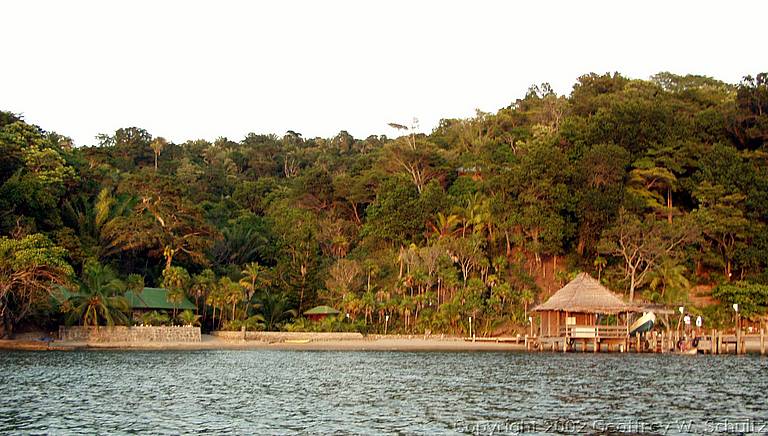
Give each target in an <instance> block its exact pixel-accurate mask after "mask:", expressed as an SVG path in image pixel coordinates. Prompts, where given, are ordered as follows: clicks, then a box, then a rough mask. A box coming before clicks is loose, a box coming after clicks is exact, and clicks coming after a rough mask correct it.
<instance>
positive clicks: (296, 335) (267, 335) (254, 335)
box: [211, 331, 364, 342]
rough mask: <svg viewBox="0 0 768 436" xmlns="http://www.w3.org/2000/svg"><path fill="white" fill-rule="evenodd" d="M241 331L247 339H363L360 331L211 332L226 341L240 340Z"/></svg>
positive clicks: (264, 340)
mask: <svg viewBox="0 0 768 436" xmlns="http://www.w3.org/2000/svg"><path fill="white" fill-rule="evenodd" d="M243 333H245V340H247V341H262V342H285V341H287V340H302V339H311V340H312V341H314V342H318V341H345V340H347V341H348V340H360V339H364V337H363V335H362V334H360V333H345V332H342V333H314V332H306V333H305V332H242V331H236V332H225V331H216V332H212V333H211V334H212V335H213V336H216V337H217V338H221V339H224V340H227V341H242V340H243Z"/></svg>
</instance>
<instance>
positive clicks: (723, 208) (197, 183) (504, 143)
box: [0, 73, 768, 334]
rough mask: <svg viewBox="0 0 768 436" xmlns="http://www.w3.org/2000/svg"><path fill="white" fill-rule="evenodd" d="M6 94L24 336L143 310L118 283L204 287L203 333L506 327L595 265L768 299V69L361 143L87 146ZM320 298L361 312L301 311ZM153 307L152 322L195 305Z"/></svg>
mask: <svg viewBox="0 0 768 436" xmlns="http://www.w3.org/2000/svg"><path fill="white" fill-rule="evenodd" d="M446 92H449V91H446ZM499 92H504V90H500V91H499ZM5 109H7V110H9V112H0V235H1V236H0V311H1V312H2V318H3V320H4V332H5V333H9V332H11V331H12V329H13V328H16V327H20V326H22V325H25V324H38V325H42V326H53V325H56V324H58V323H60V322H64V321H67V320H69V321H70V322H75V323H78V322H80V323H82V322H86V323H90V324H93V323H99V324H105V323H111V322H116V323H120V322H130V320H129V319H128V317H127V316H125V315H126V308H125V304H124V303H125V302H124V301H123V299H122V298H123V297H122V295H123V293H124V292H125V291H126V290H130V289H138V288H140V287H142V286H157V287H165V288H168V289H169V290H171V295H175V297H174V298H178V297H179V296H180V295H183V294H186V295H187V296H188V297H189V299H190V300H191V301H193V302H195V303H196V304H197V305H198V307H199V313H200V315H201V316H202V319H201V321H202V323H203V326H204V328H205V329H214V328H216V329H218V328H229V329H239V328H240V326H242V325H246V327H247V328H249V329H280V328H282V329H294V330H300V329H337V330H343V329H348V330H351V329H358V330H364V331H370V332H374V331H376V332H381V331H383V330H384V323H385V319H387V316H388V318H389V319H388V322H387V323H388V327H387V328H388V329H389V330H388V331H389V332H403V333H423V332H424V331H427V330H429V331H431V332H433V333H436V332H444V333H451V334H462V333H464V332H465V331H466V330H467V328H468V325H467V319H468V317H470V316H472V317H473V318H474V319H475V320H476V321H475V322H476V324H475V326H476V328H477V329H478V333H479V334H491V333H493V332H502V331H508V332H509V331H512V330H513V329H514V328H516V326H522V328H525V326H526V325H527V322H528V313H527V312H528V310H529V309H530V308H531V307H532V305H535V304H536V303H537V302H539V301H541V300H542V299H543V298H546V297H547V296H548V295H550V294H551V292H553V291H555V290H556V289H557V287H558V286H559V285H561V284H564V283H565V282H566V281H567V280H568V279H569V278H571V277H572V276H573V275H574V274H575V273H576V272H578V271H587V272H589V273H590V274H592V275H594V276H595V277H600V279H601V280H602V281H603V283H605V284H606V285H608V286H609V287H610V288H611V289H613V290H615V291H617V292H623V293H624V294H625V295H626V298H627V299H632V300H642V301H648V302H656V303H664V304H674V305H678V304H686V305H689V304H690V303H696V304H698V305H700V306H702V305H704V304H705V303H711V305H710V307H708V308H704V307H700V308H699V309H692V310H694V311H703V313H705V315H706V316H707V317H708V320H709V322H711V323H712V324H715V323H718V322H723V321H724V320H727V319H729V318H728V317H729V316H730V315H729V314H728V312H727V311H726V310H725V307H726V304H730V303H732V302H738V303H740V304H741V307H742V310H743V313H744V314H745V315H746V316H749V317H760V316H763V315H764V314H765V312H766V308H767V306H768V286H767V285H768V273H766V265H768V231H766V224H767V223H768V74H766V73H761V74H758V75H757V76H756V77H750V76H747V77H745V78H744V80H743V81H742V82H741V83H739V84H726V83H723V82H720V81H717V80H714V79H711V78H707V77H703V76H690V75H689V76H678V75H673V74H670V73H660V74H658V75H656V76H654V77H653V78H651V80H631V79H628V78H625V77H623V76H621V75H620V74H605V75H597V74H588V75H585V76H582V77H580V78H578V80H577V81H576V83H575V85H574V86H573V90H572V92H571V93H570V95H568V96H559V95H556V94H555V93H554V92H553V91H552V90H551V88H550V87H549V86H548V85H547V84H543V85H541V86H534V87H531V89H530V90H529V91H528V93H527V94H526V95H525V96H524V97H523V98H520V99H518V100H515V101H514V102H513V103H511V104H510V106H508V107H505V108H502V109H500V110H499V111H498V112H496V113H481V112H478V113H477V115H476V116H475V117H473V118H470V119H445V120H442V121H441V123H440V125H439V126H438V127H437V128H435V129H434V130H433V131H432V133H430V134H428V135H426V134H421V133H416V131H415V130H414V129H413V127H414V126H412V122H411V121H410V120H382V131H387V132H389V135H390V136H391V137H387V136H369V137H367V138H364V139H363V138H353V137H352V136H351V135H349V134H348V133H347V132H345V131H342V132H340V133H339V134H338V135H336V136H335V137H333V138H327V139H325V138H310V137H308V136H306V135H304V134H302V133H300V132H298V131H288V132H286V133H285V134H284V135H273V134H256V133H252V134H249V135H247V136H246V137H245V138H242V139H237V138H235V139H231V138H219V139H218V140H216V141H214V142H213V143H211V142H207V141H204V140H189V141H187V142H184V143H172V142H170V141H166V140H164V139H163V138H162V135H163V132H148V131H146V130H144V129H141V128H139V127H128V128H123V129H120V130H118V131H116V132H114V133H112V134H105V135H101V136H100V137H99V138H98V139H97V142H98V144H96V145H93V146H80V145H79V144H78V146H74V145H73V144H72V141H71V140H69V139H68V138H67V137H66V136H62V135H65V134H66V132H61V134H57V133H52V132H48V131H46V130H44V129H45V126H41V127H38V126H36V125H34V124H33V123H34V122H35V120H29V119H23V118H22V117H21V116H20V115H16V114H14V113H13V109H14V108H5ZM212 122H213V121H212ZM257 127H258V126H255V127H254V128H257ZM297 129H298V126H297ZM156 135H157V136H156ZM60 286H63V287H66V288H68V289H70V290H71V291H72V292H73V293H74V295H75V296H74V297H72V298H70V299H69V300H66V301H61V298H51V295H52V294H53V296H54V297H56V294H57V293H59V290H60V288H59V287H60ZM83 297H87V298H83ZM319 304H327V305H330V306H333V307H335V308H337V309H339V310H341V311H342V314H343V315H346V314H347V313H348V314H349V319H346V317H345V316H341V317H339V319H338V320H336V319H334V320H326V321H324V322H322V323H320V324H313V323H310V322H309V321H307V320H304V319H302V318H301V317H300V314H301V313H302V312H304V311H306V310H307V309H309V308H312V307H314V306H316V305H319ZM89 314H90V315H89ZM153 316H154V318H152V319H150V318H147V319H143V320H138V321H137V322H148V323H159V322H180V321H177V320H174V319H172V318H173V314H168V315H163V314H154V315H153ZM186 316H189V314H187V315H186ZM193 321H194V319H192V320H190V322H193ZM185 322H186V321H185Z"/></svg>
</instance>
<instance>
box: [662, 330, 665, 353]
mask: <svg viewBox="0 0 768 436" xmlns="http://www.w3.org/2000/svg"><path fill="white" fill-rule="evenodd" d="M665 345H666V344H665V343H664V330H662V331H661V352H662V353H664V346H665Z"/></svg>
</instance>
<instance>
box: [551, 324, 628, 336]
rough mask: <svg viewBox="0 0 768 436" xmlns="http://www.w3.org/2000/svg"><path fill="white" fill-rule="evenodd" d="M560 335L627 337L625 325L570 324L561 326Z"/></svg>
mask: <svg viewBox="0 0 768 436" xmlns="http://www.w3.org/2000/svg"><path fill="white" fill-rule="evenodd" d="M560 336H567V337H570V338H585V339H587V338H598V339H614V338H625V337H627V326H624V325H597V326H594V325H569V326H565V327H560Z"/></svg>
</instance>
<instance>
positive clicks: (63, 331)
mask: <svg viewBox="0 0 768 436" xmlns="http://www.w3.org/2000/svg"><path fill="white" fill-rule="evenodd" d="M59 340H61V341H72V342H200V340H201V337H200V327H189V326H185V327H181V326H172V327H154V326H135V327H125V326H114V327H81V326H75V327H65V326H59Z"/></svg>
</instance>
